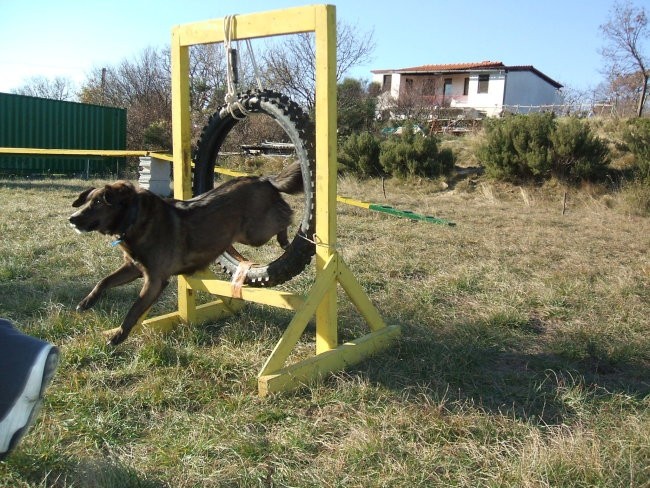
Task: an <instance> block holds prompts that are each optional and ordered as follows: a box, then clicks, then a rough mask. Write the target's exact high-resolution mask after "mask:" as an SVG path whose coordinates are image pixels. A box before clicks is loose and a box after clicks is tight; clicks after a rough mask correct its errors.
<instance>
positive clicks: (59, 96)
mask: <svg viewBox="0 0 650 488" xmlns="http://www.w3.org/2000/svg"><path fill="white" fill-rule="evenodd" d="M12 93H15V94H17V95H29V96H31V97H41V98H49V99H51V100H65V101H73V100H75V98H76V95H75V85H74V82H73V81H72V80H71V79H69V78H63V77H56V78H46V77H44V76H34V77H32V78H29V79H28V80H27V81H26V82H25V84H24V85H23V86H22V87H20V88H17V89H15V90H12Z"/></svg>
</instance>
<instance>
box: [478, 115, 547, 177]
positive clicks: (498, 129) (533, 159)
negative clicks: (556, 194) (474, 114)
mask: <svg viewBox="0 0 650 488" xmlns="http://www.w3.org/2000/svg"><path fill="white" fill-rule="evenodd" d="M552 127H553V115H552V114H531V115H515V116H507V117H505V118H503V119H488V120H486V121H485V135H486V139H485V143H484V144H483V145H481V146H480V147H479V149H478V154H477V157H478V158H479V160H480V161H481V162H482V163H483V165H484V166H485V172H486V174H488V175H489V176H491V177H493V178H497V179H506V180H512V179H517V178H524V179H526V178H531V177H538V176H542V177H545V176H547V175H548V174H549V172H550V168H551V156H550V147H551V142H550V139H549V137H550V134H551V132H552Z"/></svg>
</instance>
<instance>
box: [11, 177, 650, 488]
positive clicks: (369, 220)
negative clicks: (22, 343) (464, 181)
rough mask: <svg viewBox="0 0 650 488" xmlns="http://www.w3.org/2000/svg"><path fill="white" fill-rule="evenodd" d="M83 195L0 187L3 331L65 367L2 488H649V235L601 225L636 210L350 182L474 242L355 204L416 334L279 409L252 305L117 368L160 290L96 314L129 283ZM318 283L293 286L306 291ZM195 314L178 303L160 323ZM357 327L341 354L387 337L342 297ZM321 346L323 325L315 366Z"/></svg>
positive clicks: (118, 300)
mask: <svg viewBox="0 0 650 488" xmlns="http://www.w3.org/2000/svg"><path fill="white" fill-rule="evenodd" d="M85 186H87V183H86V182H81V181H66V180H57V181H56V182H55V183H52V182H47V181H36V182H33V181H27V180H11V181H7V180H4V181H0V212H1V213H2V215H3V222H2V223H1V224H0V230H1V231H2V233H3V238H2V240H0V296H1V297H2V299H0V316H3V317H7V318H9V319H11V320H13V321H15V322H16V323H17V324H18V326H19V327H20V328H21V329H23V330H25V331H26V332H28V333H30V334H33V335H35V336H38V337H42V338H44V339H47V340H49V341H52V342H54V343H56V344H57V345H59V347H60V348H61V351H62V361H61V364H60V367H59V370H58V372H57V374H56V376H55V378H54V381H53V383H52V385H51V387H50V389H49V391H48V394H47V396H46V398H45V405H44V408H43V411H42V412H41V415H40V416H39V418H38V420H37V422H36V425H35V426H34V428H33V429H32V430H31V431H30V433H29V435H27V436H26V437H25V439H24V440H23V442H22V443H21V444H20V446H19V448H18V449H17V450H16V452H15V453H14V454H13V455H12V456H10V457H9V458H8V459H7V460H6V461H4V462H2V463H0V487H7V488H9V487H12V488H13V487H56V488H60V487H66V488H72V487H91V486H92V487H113V486H120V487H169V486H173V487H180V488H184V487H196V486H224V487H239V486H240V487H246V488H248V487H255V486H259V487H270V486H278V487H280V486H300V487H322V486H336V487H339V486H340V487H348V486H350V487H352V486H363V487H383V486H404V487H416V486H422V487H429V486H466V487H521V486H535V487H537V486H540V487H543V486H567V487H592V486H597V487H614V486H626V487H627V486H630V487H643V486H646V485H647V483H648V480H649V479H650V468H648V466H650V447H649V446H650V434H649V432H650V385H649V384H648V378H649V377H650V355H649V353H648V351H650V323H649V321H648V319H647V318H648V317H650V294H649V292H648V290H650V261H649V258H648V253H647V250H648V249H649V248H650V237H649V236H650V221H649V220H648V219H647V217H643V216H640V215H637V214H632V213H631V212H629V211H628V210H626V208H625V207H624V206H622V205H618V204H611V205H610V204H606V203H604V202H605V200H606V201H607V202H610V203H611V202H617V201H618V199H619V198H620V196H611V195H610V196H609V199H606V198H605V197H606V196H602V195H601V196H594V195H592V194H589V193H587V192H586V191H579V190H576V189H572V190H570V193H569V196H568V198H567V206H566V208H565V209H563V193H564V191H565V188H563V187H562V186H553V185H549V186H546V187H529V188H525V189H522V188H519V187H514V186H509V185H505V184H491V185H485V186H484V187H477V188H483V189H482V190H480V191H471V192H469V193H467V192H464V191H458V190H453V191H447V192H440V190H439V187H438V185H437V184H436V183H435V182H426V181H413V182H410V183H408V184H407V183H405V182H403V181H397V180H387V181H386V182H385V185H384V188H382V185H381V183H378V182H377V181H374V180H365V181H357V180H354V179H352V178H350V177H347V178H343V179H342V180H341V187H342V188H341V191H340V192H341V193H342V194H347V195H350V196H357V197H363V198H364V199H366V200H369V201H373V202H379V203H387V204H390V205H393V206H395V207H396V208H397V207H399V208H409V209H413V211H416V212H418V213H422V214H426V215H436V216H439V217H441V218H447V219H449V220H453V221H454V222H456V223H457V225H456V227H453V228H448V227H443V226H437V225H431V224H427V223H424V222H410V221H408V220H404V219H397V218H394V217H391V216H387V215H380V214H377V213H370V212H364V211H362V210H360V209H353V208H351V207H347V206H343V205H339V214H338V230H339V240H338V249H339V252H340V254H341V256H342V257H343V259H345V261H346V263H347V264H348V265H349V267H350V268H351V270H352V272H353V273H354V275H355V276H356V278H357V279H358V281H359V282H360V283H361V285H362V286H363V288H364V289H365V290H366V292H367V293H368V295H369V297H370V299H371V300H372V301H373V303H375V304H376V306H377V307H378V309H379V311H380V313H381V315H382V316H383V317H384V319H385V320H386V322H387V323H389V324H400V325H401V326H402V330H403V333H402V336H401V337H400V338H399V339H398V340H397V342H396V343H395V344H394V346H393V347H391V348H389V349H388V350H387V351H385V352H384V353H381V354H379V355H377V356H375V357H372V358H369V359H368V360H366V361H364V362H363V363H361V364H359V365H357V366H355V367H353V368H349V369H348V370H346V371H343V372H339V373H336V374H333V375H331V376H329V377H327V378H326V379H324V380H323V381H321V382H320V383H317V384H313V385H310V386H306V387H303V388H302V389H300V390H297V391H294V392H289V393H286V394H282V395H273V396H271V397H269V398H265V399H259V398H257V396H256V394H257V373H258V371H259V370H260V368H261V367H262V365H263V364H264V361H265V360H266V358H267V357H268V355H269V354H270V352H271V351H272V350H273V347H275V344H276V343H277V341H278V340H279V338H280V337H281V335H282V333H283V331H284V329H285V327H286V326H287V324H288V323H289V321H290V320H291V318H292V314H291V313H290V312H288V311H285V310H276V309H274V308H271V307H265V306H256V305H249V306H247V307H245V308H244V309H243V310H242V311H241V312H240V313H238V314H237V315H235V316H233V317H228V318H226V319H224V320H221V321H219V322H216V323H206V324H195V325H190V326H180V327H178V328H176V329H175V330H173V331H172V332H170V333H169V334H166V335H161V334H158V333H155V332H153V331H147V330H144V331H142V332H141V333H139V334H133V335H132V336H131V337H130V338H129V339H128V341H127V342H125V343H124V344H122V345H120V346H119V347H118V348H110V347H108V346H106V345H105V339H104V337H103V335H102V331H103V330H105V329H109V328H112V327H115V326H117V325H118V324H119V322H120V321H121V320H122V318H123V316H124V314H125V313H126V309H127V306H128V305H129V304H130V303H131V302H132V301H133V300H134V299H135V297H136V295H137V293H138V291H139V287H140V284H139V283H134V284H131V285H129V286H126V287H123V288H121V289H115V290H110V291H109V292H108V293H107V294H106V296H105V297H103V298H102V300H100V301H99V302H98V303H97V305H96V306H95V308H93V309H92V310H90V311H88V312H85V313H78V312H76V311H75V306H76V304H77V303H78V302H79V301H80V300H81V299H82V298H83V297H84V296H85V295H86V294H87V293H88V291H89V290H90V289H91V288H92V286H94V284H95V283H96V282H97V280H99V279H100V278H102V277H103V276H105V275H106V274H108V273H109V272H111V271H112V270H113V269H115V268H116V267H117V266H119V264H120V261H121V256H120V253H119V251H117V250H116V249H114V248H111V247H109V246H108V244H107V243H108V240H109V239H108V238H106V237H103V236H100V235H93V234H88V235H82V236H79V235H76V234H75V233H73V232H72V231H71V230H70V229H69V228H68V227H67V217H68V215H69V214H70V213H71V211H72V209H71V207H70V202H71V201H72V200H73V199H74V197H75V195H76V194H77V193H78V192H79V191H80V190H81V189H83V188H84V187H85ZM384 191H385V192H386V197H384ZM563 210H564V214H563V213H562V212H563ZM263 252H264V251H263ZM313 277H314V271H313V269H311V268H310V269H309V270H308V271H307V272H305V273H303V274H301V275H300V276H299V277H297V278H295V279H294V280H292V281H291V282H290V283H287V284H285V285H282V288H283V289H286V290H290V291H295V292H297V293H306V292H307V291H308V290H309V288H310V286H311V284H312V283H313ZM208 299H209V297H207V296H204V295H201V296H200V297H199V300H200V301H206V300H208ZM175 305H176V286H175V284H174V283H172V284H171V285H170V286H169V287H168V288H167V289H166V290H165V292H164V294H163V296H162V297H161V298H160V300H159V302H158V303H157V304H156V305H155V307H154V310H153V311H152V314H159V313H165V312H169V311H171V310H173V309H174V307H175ZM339 327H340V338H341V340H349V339H353V338H355V337H358V336H359V335H361V334H364V333H365V332H366V331H367V327H366V324H365V323H364V321H363V319H362V318H361V317H360V316H359V314H358V312H357V311H356V309H355V307H354V306H352V305H351V304H350V303H349V301H348V300H347V298H346V295H345V293H344V292H343V291H342V290H339ZM314 335H315V331H314V327H313V326H312V325H310V326H308V327H307V331H306V333H305V335H304V336H303V337H302V338H301V339H300V341H299V342H298V346H297V348H298V353H297V354H298V355H308V354H311V353H312V351H313V347H314V346H313V341H314Z"/></svg>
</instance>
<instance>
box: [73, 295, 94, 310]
mask: <svg viewBox="0 0 650 488" xmlns="http://www.w3.org/2000/svg"><path fill="white" fill-rule="evenodd" d="M98 298H99V297H94V296H92V295H88V296H87V297H86V298H84V299H83V300H81V301H80V302H79V303H78V304H77V312H83V311H85V310H88V309H89V308H91V307H92V306H93V305H95V302H97V299H98Z"/></svg>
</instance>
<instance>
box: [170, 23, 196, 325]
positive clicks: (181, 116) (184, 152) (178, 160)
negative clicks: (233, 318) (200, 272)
mask: <svg viewBox="0 0 650 488" xmlns="http://www.w3.org/2000/svg"><path fill="white" fill-rule="evenodd" d="M171 51H172V52H171V58H172V136H173V144H174V165H173V167H174V197H175V198H177V199H179V200H187V199H188V198H190V197H191V196H192V188H191V182H192V166H191V156H190V151H191V148H190V139H191V138H190V134H191V131H190V80H189V48H188V47H187V46H182V45H181V42H180V34H179V30H178V29H174V31H173V32H172V46H171ZM178 314H179V316H180V318H181V320H183V321H184V322H191V321H193V320H194V318H195V316H196V302H195V299H194V291H193V290H191V289H190V287H189V285H188V282H187V280H186V279H185V278H184V277H183V276H179V277H178Z"/></svg>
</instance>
